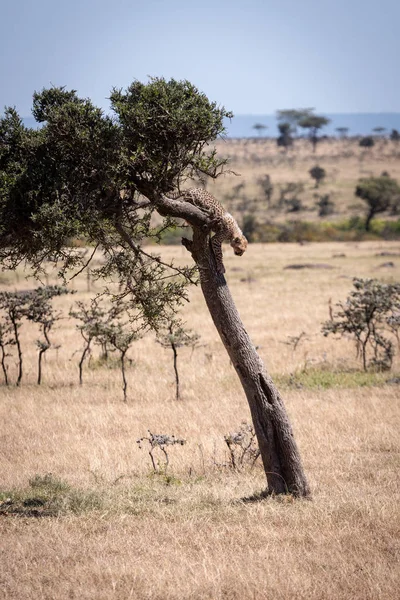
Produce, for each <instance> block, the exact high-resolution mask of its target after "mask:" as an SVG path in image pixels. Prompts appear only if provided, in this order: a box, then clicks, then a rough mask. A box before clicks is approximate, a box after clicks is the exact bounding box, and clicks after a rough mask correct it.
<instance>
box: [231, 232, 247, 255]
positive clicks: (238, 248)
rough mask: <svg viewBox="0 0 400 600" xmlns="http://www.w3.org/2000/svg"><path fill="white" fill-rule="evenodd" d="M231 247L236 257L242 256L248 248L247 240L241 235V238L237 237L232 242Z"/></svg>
mask: <svg viewBox="0 0 400 600" xmlns="http://www.w3.org/2000/svg"><path fill="white" fill-rule="evenodd" d="M231 246H232V248H233V251H234V253H235V254H236V256H242V254H243V252H244V251H245V250H246V248H247V240H246V238H245V237H244V235H241V236H240V237H235V238H233V240H232V241H231Z"/></svg>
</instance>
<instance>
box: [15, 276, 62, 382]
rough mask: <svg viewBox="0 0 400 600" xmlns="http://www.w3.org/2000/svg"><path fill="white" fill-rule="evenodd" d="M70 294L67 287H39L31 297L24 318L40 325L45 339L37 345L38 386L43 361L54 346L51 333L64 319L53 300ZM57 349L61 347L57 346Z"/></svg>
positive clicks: (37, 341) (38, 341)
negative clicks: (57, 323) (55, 308)
mask: <svg viewBox="0 0 400 600" xmlns="http://www.w3.org/2000/svg"><path fill="white" fill-rule="evenodd" d="M68 293H70V292H69V290H68V289H67V288H65V287H62V286H59V285H49V286H45V287H39V288H37V289H36V290H32V292H31V293H30V295H29V298H30V300H29V302H28V304H27V307H26V309H25V314H24V316H25V317H26V318H27V319H28V321H31V322H32V323H36V324H37V325H39V328H40V332H41V334H42V335H43V338H44V339H41V340H40V339H39V340H36V345H37V347H38V349H39V354H38V378H37V383H38V385H40V384H41V382H42V359H43V356H44V354H45V353H46V352H47V351H48V350H49V349H50V348H51V347H52V346H53V344H52V341H51V340H50V331H51V330H52V329H53V327H54V325H55V323H56V322H57V321H59V320H60V319H61V318H62V314H61V312H60V311H55V310H54V307H53V306H52V299H53V298H54V297H56V296H61V295H62V294H68ZM55 348H56V349H58V348H59V346H55Z"/></svg>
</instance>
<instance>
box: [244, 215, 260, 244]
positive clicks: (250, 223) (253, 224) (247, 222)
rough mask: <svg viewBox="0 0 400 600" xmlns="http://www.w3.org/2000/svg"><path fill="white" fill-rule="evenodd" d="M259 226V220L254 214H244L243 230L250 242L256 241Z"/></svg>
mask: <svg viewBox="0 0 400 600" xmlns="http://www.w3.org/2000/svg"><path fill="white" fill-rule="evenodd" d="M257 227H258V221H257V219H256V217H255V216H254V215H252V214H251V213H247V214H245V215H243V221H242V231H243V233H244V235H245V236H246V238H247V239H248V240H249V242H254V241H255V237H256V232H257Z"/></svg>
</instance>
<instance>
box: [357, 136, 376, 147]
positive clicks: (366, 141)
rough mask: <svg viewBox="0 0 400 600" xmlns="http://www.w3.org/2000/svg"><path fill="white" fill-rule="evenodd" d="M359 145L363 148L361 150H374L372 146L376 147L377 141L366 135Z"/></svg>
mask: <svg viewBox="0 0 400 600" xmlns="http://www.w3.org/2000/svg"><path fill="white" fill-rule="evenodd" d="M358 145H359V146H361V148H372V146H375V141H374V138H373V137H372V136H371V135H366V136H365V137H363V138H361V140H360V141H359V143H358Z"/></svg>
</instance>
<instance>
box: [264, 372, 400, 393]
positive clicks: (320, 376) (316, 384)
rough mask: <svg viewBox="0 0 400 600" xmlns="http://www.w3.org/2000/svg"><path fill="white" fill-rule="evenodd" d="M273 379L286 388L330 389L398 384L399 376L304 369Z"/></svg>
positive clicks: (394, 374) (393, 374) (395, 374)
mask: <svg viewBox="0 0 400 600" xmlns="http://www.w3.org/2000/svg"><path fill="white" fill-rule="evenodd" d="M274 380H275V381H276V383H277V385H278V386H282V387H288V388H292V389H293V388H299V389H301V388H307V389H324V390H326V389H331V388H346V389H347V388H357V387H375V386H382V385H387V384H388V385H398V383H396V380H397V381H398V382H400V376H399V374H397V373H387V372H386V373H376V372H372V371H371V372H365V371H356V370H351V371H350V370H349V371H339V370H334V369H333V370H328V369H326V368H324V369H321V368H320V369H318V368H314V369H306V370H303V371H297V372H296V373H291V374H289V375H277V376H276V377H275V378H274Z"/></svg>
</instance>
